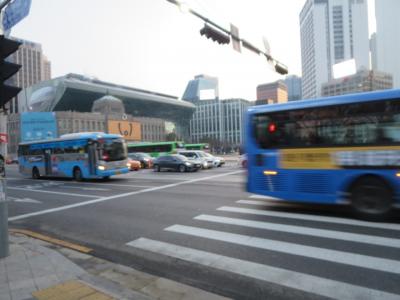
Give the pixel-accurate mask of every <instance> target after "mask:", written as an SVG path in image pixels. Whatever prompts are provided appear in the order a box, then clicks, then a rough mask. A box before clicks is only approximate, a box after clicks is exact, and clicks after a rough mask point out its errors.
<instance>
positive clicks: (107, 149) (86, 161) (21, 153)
mask: <svg viewBox="0 0 400 300" xmlns="http://www.w3.org/2000/svg"><path fill="white" fill-rule="evenodd" d="M18 162H19V171H20V173H22V174H24V175H30V176H32V178H34V179H38V178H40V177H72V178H74V179H75V180H77V181H80V180H82V179H85V178H86V179H90V178H104V179H106V178H109V177H110V176H112V175H117V174H122V173H128V172H129V168H128V167H129V166H128V161H127V147H126V143H125V140H124V139H123V138H122V136H120V135H116V134H106V133H101V132H100V133H97V132H88V133H72V134H65V135H62V136H61V137H60V138H57V139H51V140H42V141H34V142H27V143H21V144H19V147H18Z"/></svg>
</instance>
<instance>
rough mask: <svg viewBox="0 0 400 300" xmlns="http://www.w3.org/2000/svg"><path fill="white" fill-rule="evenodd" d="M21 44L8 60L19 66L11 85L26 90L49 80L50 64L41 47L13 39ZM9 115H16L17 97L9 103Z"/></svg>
mask: <svg viewBox="0 0 400 300" xmlns="http://www.w3.org/2000/svg"><path fill="white" fill-rule="evenodd" d="M13 39H14V40H17V41H19V42H21V43H22V44H21V46H20V47H19V49H18V51H16V52H15V53H13V55H12V56H11V57H10V60H11V61H13V62H15V63H17V64H20V65H21V69H20V70H19V71H18V73H17V74H16V75H14V77H13V78H12V81H13V84H14V85H16V86H18V87H20V88H27V87H29V86H31V85H34V84H36V83H38V82H40V81H44V80H49V79H51V64H50V61H49V60H48V59H47V58H46V56H45V55H44V54H43V51H42V45H41V44H38V43H34V42H31V41H27V40H22V39H18V38H13ZM9 105H10V106H9V112H10V113H18V97H16V98H14V99H13V100H12V101H10V104H9Z"/></svg>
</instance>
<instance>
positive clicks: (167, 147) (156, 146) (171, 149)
mask: <svg viewBox="0 0 400 300" xmlns="http://www.w3.org/2000/svg"><path fill="white" fill-rule="evenodd" d="M183 149H185V144H184V143H183V142H177V141H174V142H142V143H132V142H131V143H128V153H133V152H144V153H148V154H149V155H151V156H152V157H158V156H160V155H165V154H173V153H177V152H178V150H183Z"/></svg>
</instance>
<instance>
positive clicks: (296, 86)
mask: <svg viewBox="0 0 400 300" xmlns="http://www.w3.org/2000/svg"><path fill="white" fill-rule="evenodd" d="M283 82H284V83H285V84H286V87H287V94H288V96H287V97H288V101H295V100H301V99H302V95H301V77H299V76H296V75H289V76H286V78H285V80H284V81H283Z"/></svg>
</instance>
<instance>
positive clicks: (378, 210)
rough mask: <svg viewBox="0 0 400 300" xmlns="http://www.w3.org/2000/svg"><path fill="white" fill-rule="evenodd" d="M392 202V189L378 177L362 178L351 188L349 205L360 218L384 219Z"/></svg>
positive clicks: (387, 215) (390, 208) (388, 213)
mask: <svg viewBox="0 0 400 300" xmlns="http://www.w3.org/2000/svg"><path fill="white" fill-rule="evenodd" d="M392 204H393V195H392V191H391V190H390V188H389V187H388V186H387V184H385V183H384V182H383V181H382V180H381V179H379V178H376V177H365V178H362V179H360V180H358V181H357V182H356V184H355V185H354V186H353V188H352V189H351V206H352V208H353V211H354V213H355V214H356V215H357V216H359V217H360V218H362V219H366V220H380V219H385V218H387V217H389V215H390V213H391V211H392Z"/></svg>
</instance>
